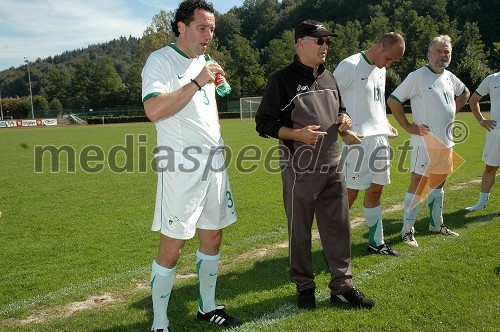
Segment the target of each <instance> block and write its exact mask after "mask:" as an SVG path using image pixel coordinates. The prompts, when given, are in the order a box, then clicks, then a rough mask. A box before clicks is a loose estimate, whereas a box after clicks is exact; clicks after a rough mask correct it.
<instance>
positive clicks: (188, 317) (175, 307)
mask: <svg viewBox="0 0 500 332" xmlns="http://www.w3.org/2000/svg"><path fill="white" fill-rule="evenodd" d="M420 212H421V214H422V216H421V219H419V220H418V221H417V223H416V230H417V232H418V236H419V237H424V236H433V235H434V234H431V233H429V231H428V228H427V227H428V216H427V215H425V213H428V210H426V209H424V206H422V211H420ZM498 216H500V213H491V214H486V215H485V214H480V215H478V214H475V215H473V214H470V213H466V211H456V212H451V213H447V214H445V215H444V219H445V221H446V224H447V225H449V226H450V228H452V229H453V228H463V227H465V226H466V225H467V224H468V223H471V222H480V221H489V220H492V219H493V218H496V217H498ZM401 226H402V225H401V219H390V218H388V219H385V220H384V233H385V238H386V240H387V242H390V243H392V244H396V243H399V242H400V241H401V235H400V234H401ZM362 227H363V226H362ZM364 232H365V234H364V235H363V237H364V239H365V240H366V241H362V243H353V246H352V256H353V259H355V258H356V257H362V256H366V255H368V252H367V250H366V248H367V237H368V230H367V229H365V231H364ZM222 264H224V261H223V262H222ZM248 264H252V266H251V267H250V268H249V269H247V270H245V271H242V272H238V273H234V272H229V273H224V274H221V275H220V276H219V279H218V282H217V296H216V298H217V304H224V303H227V302H228V301H230V300H232V299H234V298H235V297H239V296H242V295H243V296H242V298H243V297H244V295H245V294H256V295H255V296H259V295H258V294H259V293H262V292H264V293H265V292H273V290H277V289H280V290H282V289H283V287H288V286H289V287H290V290H291V291H290V292H289V293H287V295H285V296H283V295H274V296H273V295H269V294H267V295H268V296H267V297H266V298H265V299H262V300H257V301H252V302H251V303H248V304H239V305H238V306H235V307H229V308H227V311H228V313H230V314H231V315H234V316H235V317H238V318H240V319H241V320H242V321H243V322H250V321H252V320H255V319H259V318H260V317H263V316H264V315H266V314H269V313H273V312H275V311H277V310H279V309H282V308H283V307H284V306H286V305H290V304H291V305H292V306H295V304H296V300H297V293H296V292H295V291H294V286H293V285H292V284H291V282H290V279H289V274H288V273H289V272H288V257H280V258H274V259H268V260H265V258H263V259H259V260H258V261H248ZM313 264H314V269H315V274H316V275H319V274H320V273H326V274H328V273H329V272H328V266H327V264H326V261H325V258H324V255H323V251H322V250H320V249H318V250H314V251H313ZM499 271H500V267H499V266H497V267H496V268H495V272H496V273H497V274H499V273H500V272H499ZM319 287H327V285H318V289H319ZM198 294H199V290H198V283H197V281H196V282H193V283H192V284H190V285H186V286H179V287H176V286H175V285H174V290H173V292H172V297H171V301H170V305H169V310H168V315H169V319H170V322H171V323H170V325H171V327H172V330H173V331H224V330H226V331H227V329H224V328H222V327H218V326H215V325H212V324H209V323H205V322H198V321H197V319H196V312H195V311H193V303H196V302H197V300H198V296H199V295H198ZM194 305H196V304H194ZM323 305H325V306H326V305H329V304H327V303H318V306H323ZM130 310H134V311H141V312H144V313H145V317H144V321H143V322H142V323H133V324H129V325H117V326H114V327H111V328H109V329H104V330H95V332H118V331H121V332H124V331H125V332H127V331H149V330H150V328H151V323H152V317H153V312H152V301H151V297H150V296H146V297H143V298H142V299H140V300H139V301H136V302H134V303H132V304H131V305H130ZM345 310H350V308H349V307H346V308H345Z"/></svg>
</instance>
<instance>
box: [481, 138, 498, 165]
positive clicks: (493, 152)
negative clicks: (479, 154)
mask: <svg viewBox="0 0 500 332" xmlns="http://www.w3.org/2000/svg"><path fill="white" fill-rule="evenodd" d="M483 161H484V163H485V164H486V165H489V166H500V130H499V129H496V130H494V131H489V132H488V133H486V142H485V143H484V150H483Z"/></svg>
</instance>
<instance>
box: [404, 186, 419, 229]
mask: <svg viewBox="0 0 500 332" xmlns="http://www.w3.org/2000/svg"><path fill="white" fill-rule="evenodd" d="M419 208H420V196H417V195H415V194H411V193H406V195H405V206H404V209H403V229H402V230H401V233H402V235H405V233H407V232H408V231H409V230H410V229H411V228H412V227H414V226H415V219H417V214H418V209H419Z"/></svg>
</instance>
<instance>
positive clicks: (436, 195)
mask: <svg viewBox="0 0 500 332" xmlns="http://www.w3.org/2000/svg"><path fill="white" fill-rule="evenodd" d="M443 203H444V190H443V188H438V189H432V190H431V191H430V192H429V195H427V205H428V206H429V212H430V223H431V225H432V226H434V227H436V226H440V225H441V224H442V223H443Z"/></svg>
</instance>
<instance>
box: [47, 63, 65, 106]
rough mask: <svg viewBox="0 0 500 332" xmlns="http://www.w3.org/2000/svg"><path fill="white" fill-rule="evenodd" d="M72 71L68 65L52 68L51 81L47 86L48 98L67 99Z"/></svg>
mask: <svg viewBox="0 0 500 332" xmlns="http://www.w3.org/2000/svg"><path fill="white" fill-rule="evenodd" d="M70 76H71V74H70V72H69V70H68V68H67V67H66V66H60V67H59V68H52V69H51V70H50V73H49V83H48V86H47V88H46V93H47V97H48V99H51V100H52V99H54V98H56V99H58V100H66V99H67V89H68V86H69V83H70Z"/></svg>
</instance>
